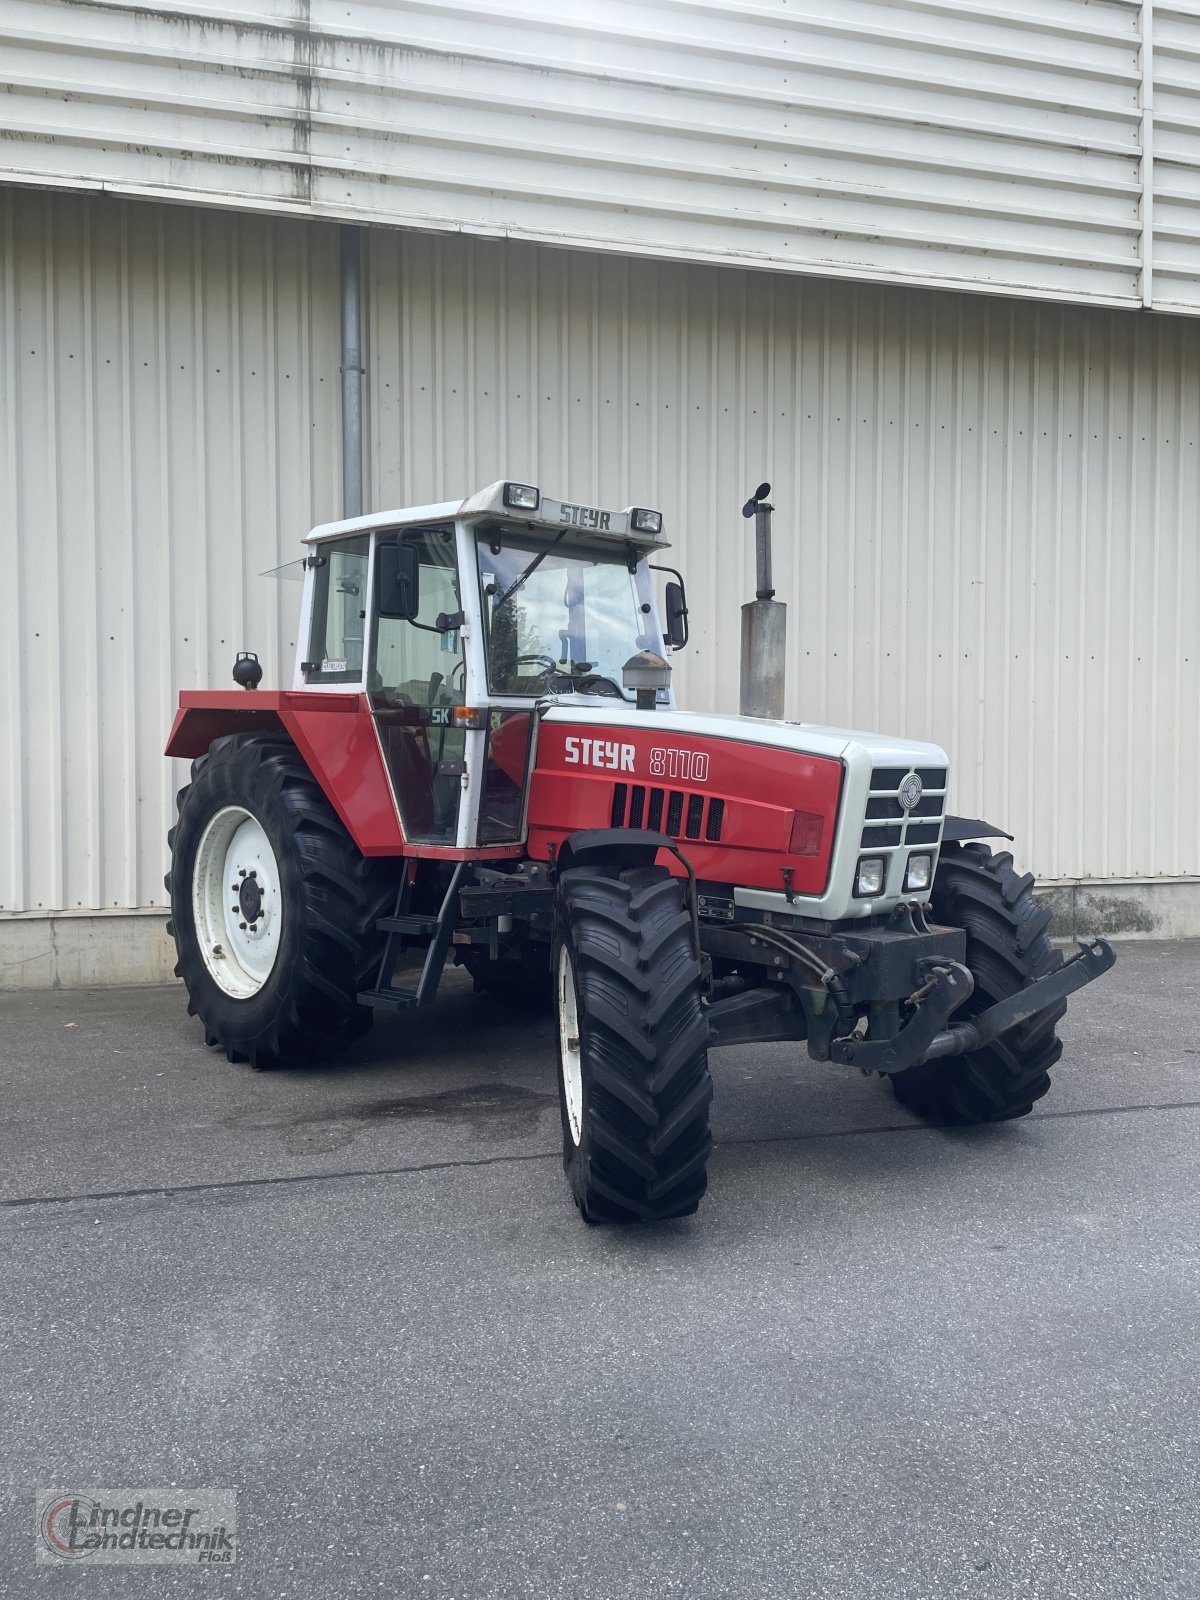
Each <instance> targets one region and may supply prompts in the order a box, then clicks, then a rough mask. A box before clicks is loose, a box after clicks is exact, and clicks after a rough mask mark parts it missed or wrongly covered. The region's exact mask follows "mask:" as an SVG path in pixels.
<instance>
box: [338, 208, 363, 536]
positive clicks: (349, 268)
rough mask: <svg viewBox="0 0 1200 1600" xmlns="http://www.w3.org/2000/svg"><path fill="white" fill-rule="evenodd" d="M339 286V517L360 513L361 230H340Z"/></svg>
mask: <svg viewBox="0 0 1200 1600" xmlns="http://www.w3.org/2000/svg"><path fill="white" fill-rule="evenodd" d="M339 231H340V241H341V287H342V295H341V298H342V364H341V372H342V515H343V516H344V517H361V516H362V510H363V364H362V254H361V238H362V230H361V229H359V228H353V227H343V228H342V229H340V230H339Z"/></svg>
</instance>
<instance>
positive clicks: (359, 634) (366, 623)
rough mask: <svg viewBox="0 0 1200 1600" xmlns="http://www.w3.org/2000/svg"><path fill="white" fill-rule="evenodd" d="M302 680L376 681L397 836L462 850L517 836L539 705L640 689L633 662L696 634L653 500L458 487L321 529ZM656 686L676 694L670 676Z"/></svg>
mask: <svg viewBox="0 0 1200 1600" xmlns="http://www.w3.org/2000/svg"><path fill="white" fill-rule="evenodd" d="M307 543H308V546H309V554H308V556H307V558H306V561H305V594H304V606H303V613H302V624H301V635H300V648H299V651H298V654H297V661H296V673H295V687H296V688H297V689H305V690H317V691H319V692H323V691H327V690H332V691H340V692H341V693H345V691H346V690H347V689H348V688H349V689H352V690H354V691H357V692H359V693H365V694H366V696H367V698H368V701H369V704H370V707H371V714H372V718H373V721H374V724H375V729H376V733H377V736H378V739H379V744H380V748H381V750H382V752H383V755H384V759H385V762H386V766H387V772H388V779H389V782H390V784H391V788H392V792H393V796H394V799H395V803H396V807H397V810H398V812H399V817H400V823H401V826H402V828H403V830H404V837H405V839H406V840H408V841H410V842H411V843H412V844H414V845H416V846H421V845H424V846H427V847H433V848H434V849H446V848H448V847H449V848H457V849H469V850H477V849H479V848H480V847H484V846H491V845H504V844H505V843H510V842H515V841H518V840H519V839H520V838H521V837H522V830H523V824H524V806H525V797H526V794H527V791H528V782H527V778H528V771H529V764H530V760H531V756H532V752H533V746H534V742H535V728H536V717H535V712H536V709H537V708H538V707H539V706H540V705H544V704H545V703H547V702H553V701H560V700H564V699H566V700H569V701H576V700H577V701H579V702H580V703H581V704H587V703H593V702H594V701H595V699H596V698H601V699H607V700H609V701H610V702H618V703H619V702H629V703H630V704H633V703H634V702H635V700H636V697H637V687H636V685H635V684H633V683H632V682H630V683H627V674H626V671H625V669H626V667H627V665H628V664H629V662H630V660H631V658H632V657H635V656H637V655H639V653H644V652H647V651H650V652H656V653H657V652H661V651H662V650H663V648H664V645H671V646H674V647H678V646H680V645H682V644H684V643H685V642H686V639H687V604H686V599H685V596H684V592H683V585H682V579H681V578H680V576H679V574H678V573H675V572H673V571H670V569H661V570H667V571H668V572H669V573H670V578H671V581H670V582H669V583H668V584H667V585H666V607H665V609H666V614H667V619H668V620H667V625H666V628H665V630H664V626H663V623H662V621H661V620H660V614H659V608H658V603H657V598H656V594H655V587H654V580H653V578H652V576H651V574H652V571H653V570H655V563H654V562H653V560H652V558H653V557H654V556H655V555H656V554H657V553H659V552H661V551H662V550H664V549H665V548H666V541H665V540H664V538H663V534H662V517H661V515H660V513H659V512H657V511H651V510H648V509H644V508H639V507H629V508H628V509H626V510H623V511H609V510H605V509H604V508H602V507H599V506H586V505H580V504H575V503H573V502H570V501H559V500H551V499H549V498H547V497H545V496H543V495H542V494H541V493H540V491H539V490H538V489H537V488H536V487H534V486H532V485H529V484H519V483H511V482H502V483H496V484H493V485H492V486H491V487H490V488H488V489H484V490H483V491H481V492H480V493H479V494H476V495H473V496H471V497H470V498H469V499H467V500H465V501H462V502H451V503H444V504H441V505H433V506H423V507H418V508H415V509H413V510H408V511H403V512H385V513H379V514H375V515H372V516H367V517H359V518H356V519H354V520H352V521H348V522H338V523H329V524H325V525H323V526H321V527H318V528H314V529H313V531H312V532H311V533H310V534H309V535H308V540H307ZM657 698H658V700H659V701H660V702H661V703H662V704H664V705H668V706H670V705H672V704H673V698H672V693H671V690H670V688H669V687H664V688H659V689H658V690H657Z"/></svg>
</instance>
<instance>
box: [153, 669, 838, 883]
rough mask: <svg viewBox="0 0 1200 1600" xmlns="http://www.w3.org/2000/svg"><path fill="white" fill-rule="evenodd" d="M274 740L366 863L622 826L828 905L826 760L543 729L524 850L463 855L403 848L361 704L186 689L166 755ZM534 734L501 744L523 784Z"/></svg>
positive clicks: (721, 742)
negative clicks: (224, 742)
mask: <svg viewBox="0 0 1200 1600" xmlns="http://www.w3.org/2000/svg"><path fill="white" fill-rule="evenodd" d="M263 732H268V733H269V732H278V733H281V734H283V735H285V736H286V737H288V738H290V739H291V740H292V742H293V743H294V744H295V745H296V748H297V749H298V750H299V751H300V753H301V755H303V757H304V759H305V761H306V762H307V763H308V766H309V768H310V769H311V771H312V773H313V776H314V777H315V778H316V779H317V781H318V783H319V784H320V785H321V788H322V789H323V790H324V792H325V794H326V795H327V797H328V799H329V801H330V804H331V805H332V806H333V808H334V810H335V811H336V812H337V814H338V816H339V817H340V818H341V820H342V822H343V823H344V824H345V825H346V828H347V829H348V831H349V833H350V835H351V837H352V838H353V839H354V842H355V843H356V844H357V846H358V848H359V849H360V850H361V851H362V853H363V855H365V856H400V855H403V856H410V857H428V858H432V859H441V860H450V861H457V860H489V859H490V860H495V859H498V858H503V857H508V858H512V857H519V856H523V855H528V856H530V857H531V858H533V859H534V860H540V861H547V860H549V859H550V858H551V855H552V853H553V851H554V850H555V849H557V848H558V847H559V846H560V845H561V844H562V842H563V840H564V839H566V838H567V837H568V836H569V835H570V834H572V833H575V832H577V831H578V830H580V829H584V828H609V827H614V826H615V827H630V828H651V829H654V830H656V831H658V832H662V833H666V834H669V835H670V836H671V837H673V838H676V839H678V840H679V841H680V843H681V845H682V846H683V848H684V849H685V850H686V852H687V855H688V857H689V859H690V860H691V862H692V864H693V866H694V867H695V870H696V874H697V876H698V877H699V878H703V879H705V880H706V881H708V882H714V883H725V884H740V885H743V886H745V887H747V888H763V889H779V888H781V887H783V886H784V883H785V880H784V877H783V874H784V872H785V871H786V872H788V873H789V874H790V888H791V889H792V890H793V891H794V892H795V893H796V894H801V895H820V894H821V893H823V892H824V890H825V888H826V886H827V884H828V881H829V869H830V861H831V858H832V853H833V844H834V835H835V830H836V823H837V809H838V802H839V799H840V795H841V787H842V764H841V762H840V761H835V760H830V759H829V758H828V757H824V756H813V755H805V754H803V753H801V752H797V751H793V750H781V749H777V748H774V747H772V746H769V745H762V744H752V743H748V742H742V741H739V740H736V739H714V738H709V737H706V736H703V735H699V734H691V735H689V734H686V733H682V732H680V731H678V730H676V729H675V728H672V727H667V726H661V727H660V726H654V725H652V726H650V727H648V728H646V729H645V730H643V729H641V728H630V727H628V726H622V727H607V728H606V727H604V726H603V725H597V723H596V722H594V721H585V720H583V719H581V720H580V721H579V722H578V723H571V722H560V721H557V720H555V721H550V722H544V723H542V725H541V727H540V728H539V729H538V732H537V740H538V744H537V754H536V759H535V763H534V769H533V772H532V774H531V776H530V787H529V808H528V842H527V844H520V843H513V844H491V845H481V846H478V847H475V848H470V849H463V848H458V847H455V846H450V845H440V844H420V843H415V842H414V841H412V840H409V839H406V838H405V836H404V832H403V829H402V827H401V824H400V820H399V818H398V816H397V813H396V805H395V801H394V799H393V796H392V788H391V785H390V783H389V782H388V775H387V769H386V767H385V765H384V758H383V755H382V753H381V751H380V746H379V739H378V737H377V736H376V731H375V724H374V719H373V717H372V714H371V708H370V703H369V701H368V699H367V697H366V695H363V694H358V693H346V694H338V693H334V692H330V691H325V692H321V693H313V692H312V691H311V690H310V691H300V690H293V691H289V690H286V689H285V690H276V691H257V690H256V691H254V692H253V693H247V692H246V691H245V690H241V689H232V690H213V691H203V690H197V691H187V690H185V691H184V692H183V693H182V694H181V695H180V697H179V711H178V713H177V715H176V718H175V724H174V726H173V728H172V729H171V736H170V739H169V740H168V742H167V748H166V753H167V755H169V756H181V757H185V758H186V757H195V756H199V755H203V754H204V753H205V752H206V751H207V750H208V748H209V746H210V745H211V743H212V741H213V740H214V739H217V738H220V737H221V736H222V735H224V734H231V733H263ZM527 736H528V733H527V725H526V723H525V720H524V718H513V719H512V721H511V723H510V724H506V725H505V726H503V727H502V728H500V729H498V730H496V733H495V735H494V738H495V746H494V748H493V758H494V759H495V760H496V761H497V762H498V763H499V764H500V765H501V766H502V767H504V768H505V770H506V771H508V773H509V776H510V777H511V778H512V779H513V780H514V781H523V778H524V773H523V766H524V760H525V748H526V739H527ZM510 747H511V748H510ZM664 865H669V866H670V867H671V870H672V871H676V872H681V871H682V870H683V869H682V867H680V865H679V863H678V862H674V861H672V862H666V861H664Z"/></svg>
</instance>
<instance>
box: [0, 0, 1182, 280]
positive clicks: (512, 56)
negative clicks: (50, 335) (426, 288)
mask: <svg viewBox="0 0 1200 1600" xmlns="http://www.w3.org/2000/svg"><path fill="white" fill-rule="evenodd" d="M1158 12H1161V18H1160V22H1159V26H1158V30H1157V31H1158V38H1159V48H1158V59H1159V63H1160V69H1159V75H1158V77H1157V79H1156V78H1155V76H1154V73H1153V71H1151V72H1150V74H1149V78H1148V79H1147V82H1146V83H1145V84H1144V83H1143V76H1144V69H1145V67H1146V66H1147V64H1148V63H1149V62H1150V61H1151V60H1152V52H1150V51H1148V50H1146V49H1144V48H1143V46H1144V35H1145V30H1146V28H1148V27H1150V19H1151V17H1152V13H1153V14H1158ZM1198 28H1200V23H1198V22H1197V18H1196V8H1195V7H1194V6H1189V7H1183V6H1162V7H1159V8H1157V10H1156V8H1153V7H1151V6H1150V5H1149V4H1148V3H1139V0H1038V3H1037V4H1036V5H1030V4H1028V3H1026V4H1024V5H1018V4H1011V5H1009V4H1000V3H995V4H990V3H982V0H904V3H902V4H897V3H896V0H759V3H757V4H752V3H748V0H604V3H603V4H601V3H598V0H493V3H478V0H405V3H403V4H396V3H394V0H337V3H334V0H259V4H258V5H256V7H255V9H254V11H253V12H246V11H244V10H242V9H240V8H236V7H233V6H230V5H227V4H226V5H222V4H219V3H205V4H200V3H196V0H188V3H183V0H168V3H166V4H162V5H159V6H157V7H154V8H149V7H145V6H142V5H140V4H135V3H133V0H89V3H88V4H86V5H84V4H78V3H75V0H0V49H3V51H4V57H5V77H6V79H7V80H8V82H9V84H10V86H11V87H10V92H8V93H6V94H4V95H3V96H0V163H2V165H3V166H4V167H6V168H7V169H8V170H9V171H10V173H11V175H12V176H13V177H14V178H16V179H18V180H20V181H26V182H32V183H60V184H66V185H79V184H88V185H94V186H101V185H102V186H104V187H106V188H108V189H115V190H118V191H121V192H125V193H130V194H143V195H160V196H163V197H166V198H177V199H178V198H187V199H193V200H200V201H208V202H216V203H220V204H225V205H234V206H245V207H266V208H269V209H275V210H284V211H286V210H293V211H302V212H305V213H307V214H309V215H313V216H318V215H319V216H329V217H342V218H347V219H350V220H357V221H364V222H375V223H383V224H390V225H399V226H407V227H420V228H426V229H433V230H445V231H459V230H464V231H468V232H471V233H475V234H484V235H489V234H492V235H494V234H501V235H505V236H508V237H513V238H521V239H527V240H540V241H545V242H550V243H557V244H569V245H573V246H576V247H582V248H587V249H604V250H612V251H615V252H618V253H621V254H624V255H629V254H634V253H637V254H650V255H655V256H660V257H666V258H683V259H690V260H698V261H699V260H707V261H717V262H725V261H727V262H731V263H746V264H756V265H759V266H764V267H769V268H772V269H776V270H783V271H803V272H809V273H818V274H822V275H825V276H831V275H834V276H836V275H845V276H849V277H853V278H860V279H871V280H883V281H903V282H906V283H935V284H940V285H943V286H960V287H965V288H972V289H979V290H990V291H994V292H1000V293H1015V294H1022V295H1027V296H1032V297H1050V298H1059V299H1067V300H1082V301H1091V302H1101V303H1123V304H1130V305H1135V304H1139V303H1140V302H1141V299H1142V295H1143V288H1144V287H1145V288H1149V286H1150V285H1151V283H1152V281H1153V275H1152V274H1151V273H1144V272H1143V270H1142V268H1143V264H1144V263H1143V257H1144V256H1146V257H1149V255H1151V254H1152V251H1151V249H1150V247H1151V246H1152V245H1155V243H1156V239H1155V235H1154V233H1153V228H1152V224H1151V219H1152V213H1153V207H1146V206H1144V204H1143V185H1144V183H1148V184H1149V191H1150V194H1151V196H1152V197H1154V194H1155V182H1154V179H1153V176H1152V173H1153V161H1152V159H1151V152H1150V148H1149V147H1150V144H1151V142H1152V139H1153V134H1154V129H1155V115H1154V109H1153V104H1152V101H1153V96H1154V93H1155V92H1157V94H1158V96H1159V99H1160V102H1161V105H1162V116H1163V125H1162V127H1161V129H1160V132H1159V139H1160V149H1161V166H1160V177H1159V185H1160V187H1159V190H1158V196H1157V197H1158V199H1159V209H1160V212H1161V216H1162V219H1163V220H1162V238H1161V248H1162V250H1163V268H1162V272H1163V297H1162V298H1163V304H1164V305H1165V306H1167V307H1169V308H1171V309H1175V310H1182V311H1200V300H1198V299H1197V296H1196V292H1195V290H1194V287H1193V283H1194V277H1195V274H1194V270H1193V268H1194V266H1195V261H1194V260H1193V257H1194V255H1195V253H1196V250H1197V245H1198V243H1200V220H1198V218H1197V204H1196V202H1197V193H1196V176H1195V174H1196V161H1195V146H1196V141H1197V137H1198V135H1197V126H1198V125H1197V120H1196V114H1195V105H1194V90H1195V87H1196V74H1197V67H1196V63H1197V49H1196V43H1195V35H1196V32H1197V29H1198ZM1143 101H1146V102H1147V105H1148V107H1149V110H1148V111H1147V113H1146V114H1145V115H1144V114H1143V109H1144V108H1143ZM1189 277H1190V278H1191V279H1192V280H1193V282H1192V283H1189V281H1188V279H1189Z"/></svg>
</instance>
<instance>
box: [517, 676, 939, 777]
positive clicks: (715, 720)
mask: <svg viewBox="0 0 1200 1600" xmlns="http://www.w3.org/2000/svg"><path fill="white" fill-rule="evenodd" d="M543 720H544V721H546V722H581V721H587V722H588V723H589V724H590V723H595V724H596V725H597V726H598V727H606V728H628V729H629V730H630V731H631V732H638V733H648V734H662V735H664V736H669V735H680V736H683V737H685V738H689V737H690V738H701V739H734V740H736V741H737V742H738V743H740V744H760V745H761V744H765V745H770V746H771V747H772V748H773V749H776V750H795V751H798V752H800V753H802V754H805V755H814V756H827V757H829V758H830V759H831V760H834V761H845V760H847V759H848V758H849V757H850V756H851V755H852V754H853V753H855V752H857V753H858V754H860V755H861V756H864V757H865V758H866V759H867V760H868V761H869V762H870V763H871V764H872V765H874V766H889V767H899V766H904V767H905V769H906V770H907V769H908V768H909V767H912V768H916V767H934V766H942V767H944V766H945V765H946V763H947V756H946V752H945V751H944V750H943V749H941V748H940V746H938V745H936V744H925V743H922V742H920V741H918V740H915V739H893V738H889V737H887V736H885V735H884V734H881V733H862V732H859V731H858V730H856V729H853V728H828V727H824V726H822V725H821V724H820V723H815V722H777V721H775V720H773V719H771V718H768V717H737V716H730V715H724V714H722V713H719V712H695V711H673V710H667V709H666V708H665V707H664V708H660V709H658V710H655V711H638V710H636V709H635V708H634V707H633V706H630V705H628V704H624V703H622V702H620V701H617V700H609V699H601V698H599V697H598V696H596V695H590V694H579V695H571V696H570V697H564V698H562V699H560V700H557V701H556V702H555V703H554V704H553V705H552V706H550V707H549V709H548V710H547V711H546V712H545V714H544V719H543Z"/></svg>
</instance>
